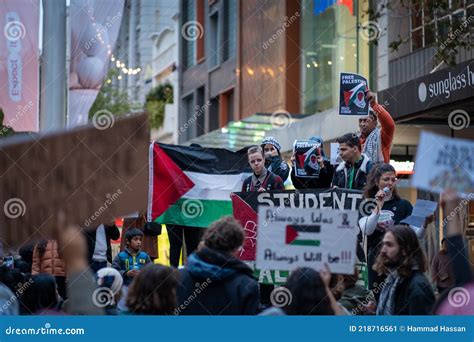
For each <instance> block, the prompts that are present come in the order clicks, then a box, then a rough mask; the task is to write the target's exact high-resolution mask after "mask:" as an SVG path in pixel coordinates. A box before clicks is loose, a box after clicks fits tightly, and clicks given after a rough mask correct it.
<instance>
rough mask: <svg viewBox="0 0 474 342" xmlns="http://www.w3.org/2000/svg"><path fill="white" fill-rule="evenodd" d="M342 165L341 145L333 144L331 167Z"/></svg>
mask: <svg viewBox="0 0 474 342" xmlns="http://www.w3.org/2000/svg"><path fill="white" fill-rule="evenodd" d="M340 163H342V158H341V156H340V155H339V143H337V142H336V143H331V165H337V164H340Z"/></svg>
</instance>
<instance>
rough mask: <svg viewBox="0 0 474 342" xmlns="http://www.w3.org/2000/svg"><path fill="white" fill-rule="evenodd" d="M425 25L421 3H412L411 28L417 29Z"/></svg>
mask: <svg viewBox="0 0 474 342" xmlns="http://www.w3.org/2000/svg"><path fill="white" fill-rule="evenodd" d="M421 25H423V11H422V10H421V6H420V5H412V12H411V28H412V29H413V30H415V29H416V28H417V27H420V26H421Z"/></svg>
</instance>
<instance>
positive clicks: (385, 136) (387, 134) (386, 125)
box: [360, 102, 395, 163]
mask: <svg viewBox="0 0 474 342" xmlns="http://www.w3.org/2000/svg"><path fill="white" fill-rule="evenodd" d="M372 109H373V110H374V112H376V113H377V118H378V120H379V121H380V126H381V132H380V135H381V138H382V154H383V161H384V162H385V163H388V162H390V151H391V150H392V142H393V135H394V133H395V121H393V119H392V116H391V115H390V113H389V112H387V111H386V110H385V108H384V107H383V106H381V105H379V104H378V103H376V102H375V103H374V104H372ZM360 144H361V145H362V149H364V145H365V138H361V139H360Z"/></svg>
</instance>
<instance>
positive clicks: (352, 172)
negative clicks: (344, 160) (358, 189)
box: [347, 157, 362, 189]
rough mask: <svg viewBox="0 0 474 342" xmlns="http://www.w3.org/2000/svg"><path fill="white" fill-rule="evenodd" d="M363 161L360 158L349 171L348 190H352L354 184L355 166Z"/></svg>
mask: <svg viewBox="0 0 474 342" xmlns="http://www.w3.org/2000/svg"><path fill="white" fill-rule="evenodd" d="M361 159H362V157H360V158H359V159H358V160H357V161H356V162H355V163H354V165H352V167H351V170H350V171H349V177H348V179H347V188H348V189H352V184H353V183H354V173H355V165H356V164H357V163H358V162H359V161H360V160H361Z"/></svg>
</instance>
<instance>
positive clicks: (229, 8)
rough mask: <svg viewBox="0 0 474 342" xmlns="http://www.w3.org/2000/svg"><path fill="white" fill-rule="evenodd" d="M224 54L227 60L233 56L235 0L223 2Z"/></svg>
mask: <svg viewBox="0 0 474 342" xmlns="http://www.w3.org/2000/svg"><path fill="white" fill-rule="evenodd" d="M224 10H225V20H224V39H225V41H224V56H223V60H224V61H225V60H227V59H229V58H232V57H234V56H235V45H236V42H237V0H227V1H225V2H224Z"/></svg>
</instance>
